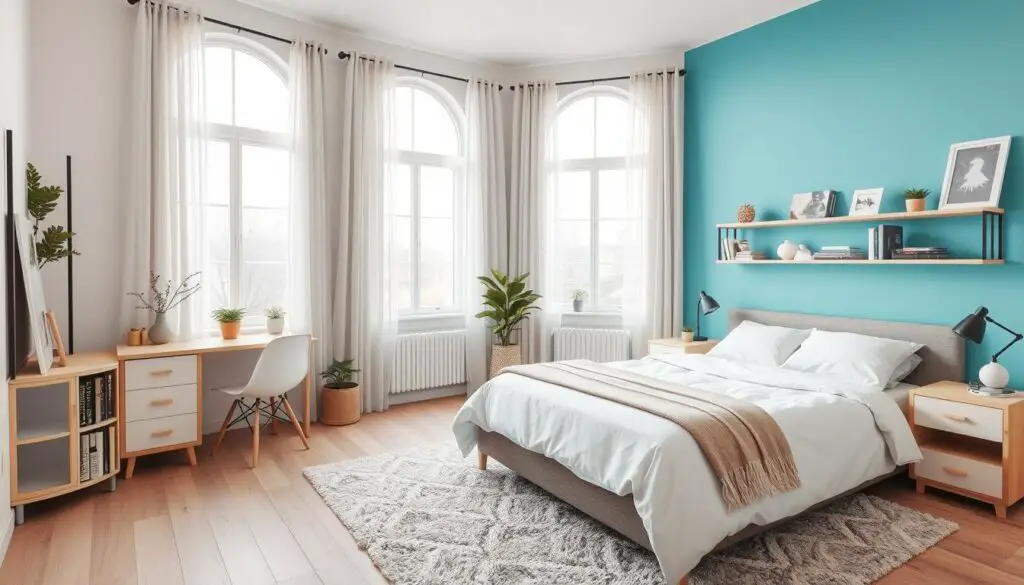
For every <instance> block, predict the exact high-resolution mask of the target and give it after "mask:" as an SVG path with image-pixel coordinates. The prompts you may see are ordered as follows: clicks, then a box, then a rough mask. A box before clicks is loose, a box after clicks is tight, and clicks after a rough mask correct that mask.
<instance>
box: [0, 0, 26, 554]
mask: <svg viewBox="0 0 1024 585" xmlns="http://www.w3.org/2000/svg"><path fill="white" fill-rule="evenodd" d="M27 11H28V0H3V1H2V2H0V130H5V129H7V130H13V131H14V153H13V160H14V167H13V169H4V170H3V172H0V178H2V179H3V180H2V182H0V185H4V186H6V176H7V173H8V172H12V171H13V173H14V179H15V180H14V192H15V209H23V208H24V205H25V152H26V150H25V149H26V146H27V145H28V143H29V132H28V119H27V113H26V108H27V107H28V105H27V99H26V87H27V85H28V84H27V69H26V68H27V65H28V38H27V35H26V34H25V33H26V31H27V30H28V22H27V20H28V13H27ZM2 152H3V147H2V146H0V153H2ZM2 165H3V163H2V162H0V166H2ZM0 192H3V193H4V195H5V196H6V189H5V188H4V189H2V190H0ZM4 255H5V249H4V243H3V239H2V238H0V257H4ZM3 280H4V279H3V276H2V274H0V304H4V305H5V306H6V299H5V298H4V296H5V294H4V291H6V283H4V282H3ZM0 330H3V331H7V312H6V311H0ZM6 356H7V336H6V334H4V335H2V336H0V563H2V562H3V557H4V553H5V552H6V551H7V544H8V542H9V540H8V539H9V537H10V530H11V529H12V528H13V526H14V517H13V514H12V513H11V508H10V505H11V491H10V488H11V479H10V478H11V470H10V463H11V457H10V448H11V446H10V445H9V444H8V439H9V431H8V412H7V405H8V401H7V392H8V389H7V358H6Z"/></svg>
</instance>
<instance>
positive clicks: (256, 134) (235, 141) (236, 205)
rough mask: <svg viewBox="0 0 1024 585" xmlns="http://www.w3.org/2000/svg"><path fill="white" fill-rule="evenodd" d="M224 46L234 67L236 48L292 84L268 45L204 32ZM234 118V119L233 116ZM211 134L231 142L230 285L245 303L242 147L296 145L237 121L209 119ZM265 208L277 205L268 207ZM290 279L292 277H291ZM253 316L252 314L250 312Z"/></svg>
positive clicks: (211, 43)
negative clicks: (242, 289) (243, 292)
mask: <svg viewBox="0 0 1024 585" xmlns="http://www.w3.org/2000/svg"><path fill="white" fill-rule="evenodd" d="M214 47H221V48H226V49H231V66H232V71H234V66H235V54H236V52H243V53H246V54H248V55H249V56H251V57H254V58H256V59H258V60H259V61H261V62H263V63H264V64H265V65H267V67H269V68H270V70H271V71H273V72H274V73H275V74H276V75H277V76H278V77H279V78H280V79H281V81H282V83H284V85H285V87H288V83H289V68H288V64H287V63H285V61H284V59H282V58H281V57H280V56H278V55H277V54H275V53H274V52H273V51H271V50H270V49H268V48H267V47H264V46H263V45H261V44H260V43H257V42H255V41H253V40H250V39H247V38H245V37H241V36H237V35H233V34H229V33H206V35H205V36H204V43H203V48H204V50H205V49H208V48H214ZM234 92H235V80H234V78H232V80H231V104H232V108H231V115H232V117H234V116H236V115H237V111H236V108H235V107H234V106H235V93H234ZM232 122H234V120H232ZM206 127H207V136H206V139H207V141H208V142H226V143H228V153H229V154H228V157H229V169H230V170H229V172H230V176H231V180H230V186H231V189H230V193H229V197H228V204H227V208H228V215H229V219H230V226H229V228H228V229H229V241H230V258H231V261H230V262H229V266H228V283H229V285H230V289H229V290H228V296H229V301H228V304H229V305H230V306H233V307H237V306H241V303H242V300H241V280H242V210H243V206H242V157H241V153H242V147H243V146H256V147H270V148H279V149H284V150H287V151H291V149H292V137H291V135H290V134H288V133H286V132H270V131H267V130H258V129H255V128H247V127H244V126H237V125H234V124H223V123H217V122H209V123H208V124H207V126H206ZM204 206H205V207H207V208H211V207H224V205H222V204H219V203H216V204H211V203H209V202H204ZM246 208H248V209H261V208H260V207H256V206H251V205H250V206H246ZM262 209H275V210H276V209H277V208H270V207H265V208H262ZM285 266H286V269H287V270H288V271H289V272H290V271H291V267H290V266H288V263H287V262H285ZM287 282H290V279H289V280H288V281H287ZM249 317H252V315H249ZM206 323H207V327H206V329H207V330H208V332H214V331H217V330H218V329H217V327H216V326H215V323H214V322H213V321H209V320H207V322H206ZM262 329H263V325H258V324H255V323H253V324H249V325H246V326H244V327H243V328H242V330H243V331H256V330H262Z"/></svg>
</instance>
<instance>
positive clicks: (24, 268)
mask: <svg viewBox="0 0 1024 585" xmlns="http://www.w3.org/2000/svg"><path fill="white" fill-rule="evenodd" d="M14 227H15V233H16V234H17V238H18V256H19V257H20V259H21V272H22V274H24V276H25V299H26V300H27V301H28V316H29V326H30V327H31V331H32V347H33V349H34V350H35V355H36V360H37V361H38V362H39V373H40V374H45V373H46V372H48V371H50V366H51V365H53V340H52V339H51V337H50V328H49V326H48V324H47V322H46V297H45V296H44V295H43V274H42V273H41V272H40V271H39V265H38V263H37V262H36V253H35V246H34V245H33V244H32V224H31V223H29V221H28V218H26V217H25V216H23V215H18V214H15V215H14Z"/></svg>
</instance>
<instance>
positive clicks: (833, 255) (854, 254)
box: [814, 246, 867, 260]
mask: <svg viewBox="0 0 1024 585" xmlns="http://www.w3.org/2000/svg"><path fill="white" fill-rule="evenodd" d="M814 259H815V260H866V259H867V255H866V254H864V251H863V250H861V249H860V248H858V247H856V246H823V247H822V248H821V250H818V251H817V252H815V253H814Z"/></svg>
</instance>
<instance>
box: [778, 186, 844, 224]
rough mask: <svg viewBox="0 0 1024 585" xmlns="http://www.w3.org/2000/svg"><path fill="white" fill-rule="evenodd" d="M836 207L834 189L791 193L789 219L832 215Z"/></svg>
mask: <svg viewBox="0 0 1024 585" xmlns="http://www.w3.org/2000/svg"><path fill="white" fill-rule="evenodd" d="M835 207H836V192H835V191H812V192H810V193H797V194H796V195H793V199H792V201H790V204H789V219H819V218H823V217H832V213H833V212H834V211H835Z"/></svg>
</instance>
